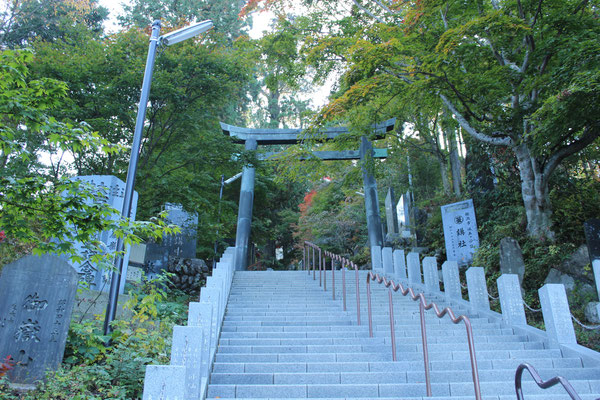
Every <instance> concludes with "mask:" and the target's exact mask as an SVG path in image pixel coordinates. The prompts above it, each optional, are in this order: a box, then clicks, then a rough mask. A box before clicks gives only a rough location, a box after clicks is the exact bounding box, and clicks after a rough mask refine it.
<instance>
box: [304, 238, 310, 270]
mask: <svg viewBox="0 0 600 400" xmlns="http://www.w3.org/2000/svg"><path fill="white" fill-rule="evenodd" d="M302 266H303V267H304V269H305V270H308V271H309V272H308V273H309V274H310V270H309V269H308V268H307V265H306V242H304V248H303V249H302Z"/></svg>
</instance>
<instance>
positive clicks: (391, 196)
mask: <svg viewBox="0 0 600 400" xmlns="http://www.w3.org/2000/svg"><path fill="white" fill-rule="evenodd" d="M385 220H386V223H387V233H388V234H394V233H398V214H397V213H396V196H395V193H394V189H392V188H388V192H387V196H385Z"/></svg>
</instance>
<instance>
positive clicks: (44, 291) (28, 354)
mask: <svg viewBox="0 0 600 400" xmlns="http://www.w3.org/2000/svg"><path fill="white" fill-rule="evenodd" d="M77 282H78V275H77V272H76V271H75V269H73V267H71V265H70V264H69V263H67V262H66V261H64V260H62V259H60V258H58V257H54V256H50V255H44V256H41V257H38V256H26V257H23V258H21V259H19V260H17V261H15V262H13V263H10V264H8V265H6V266H5V267H4V268H3V269H2V275H0V293H1V294H2V301H0V356H2V357H6V356H8V355H10V356H12V358H13V361H14V362H15V363H16V366H15V367H14V368H13V369H11V370H9V371H8V374H7V375H8V378H9V380H10V381H11V382H15V383H25V384H28V383H34V382H36V381H39V380H42V379H43V378H44V376H45V374H46V371H47V370H54V369H56V368H58V366H59V365H60V363H61V362H62V358H63V353H64V350H65V344H66V341H67V333H68V330H69V323H70V321H71V311H72V309H73V302H74V300H75V292H76V291H77Z"/></svg>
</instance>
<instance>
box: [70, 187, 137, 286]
mask: <svg viewBox="0 0 600 400" xmlns="http://www.w3.org/2000/svg"><path fill="white" fill-rule="evenodd" d="M73 179H74V180H77V181H80V182H84V183H87V184H89V185H91V186H92V187H94V188H95V190H97V192H96V194H97V196H96V199H97V201H101V202H104V203H106V204H108V205H109V206H111V207H112V208H114V209H115V210H117V213H115V214H113V215H111V216H110V217H109V218H110V219H112V220H117V219H119V218H121V210H122V209H123V200H124V197H125V182H123V181H122V180H120V179H119V178H117V177H116V176H112V175H88V176H76V177H75V178H73ZM137 201H138V194H137V192H134V193H133V201H132V205H131V207H132V208H131V216H130V218H131V219H135V213H136V210H137ZM97 239H98V240H99V241H100V242H101V243H102V247H104V249H105V251H107V252H108V251H115V250H116V248H117V238H116V236H115V235H114V233H113V232H111V231H105V232H100V234H99V235H98V238H97ZM75 248H76V250H77V252H78V253H79V254H81V255H82V256H83V257H84V260H83V261H81V262H74V263H73V267H74V268H75V270H76V271H77V273H78V274H79V280H80V282H84V283H85V284H86V285H87V286H88V287H89V288H90V289H93V290H98V291H101V292H108V291H109V289H110V279H111V271H110V270H108V269H102V268H101V267H100V266H99V265H97V264H96V263H95V262H94V261H92V257H93V256H94V255H95V254H96V253H94V252H93V251H92V250H90V249H89V248H86V246H85V243H81V242H77V243H75ZM128 264H129V246H127V247H126V248H125V256H124V257H123V273H122V275H121V284H120V291H119V293H121V294H122V293H123V291H124V288H125V281H126V277H127V265H128Z"/></svg>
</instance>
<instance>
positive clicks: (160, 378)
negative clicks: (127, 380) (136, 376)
mask: <svg viewBox="0 0 600 400" xmlns="http://www.w3.org/2000/svg"><path fill="white" fill-rule="evenodd" d="M185 375H186V371H185V367H182V366H173V365H148V366H146V377H145V378H144V395H143V397H142V398H143V400H186V397H185Z"/></svg>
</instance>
